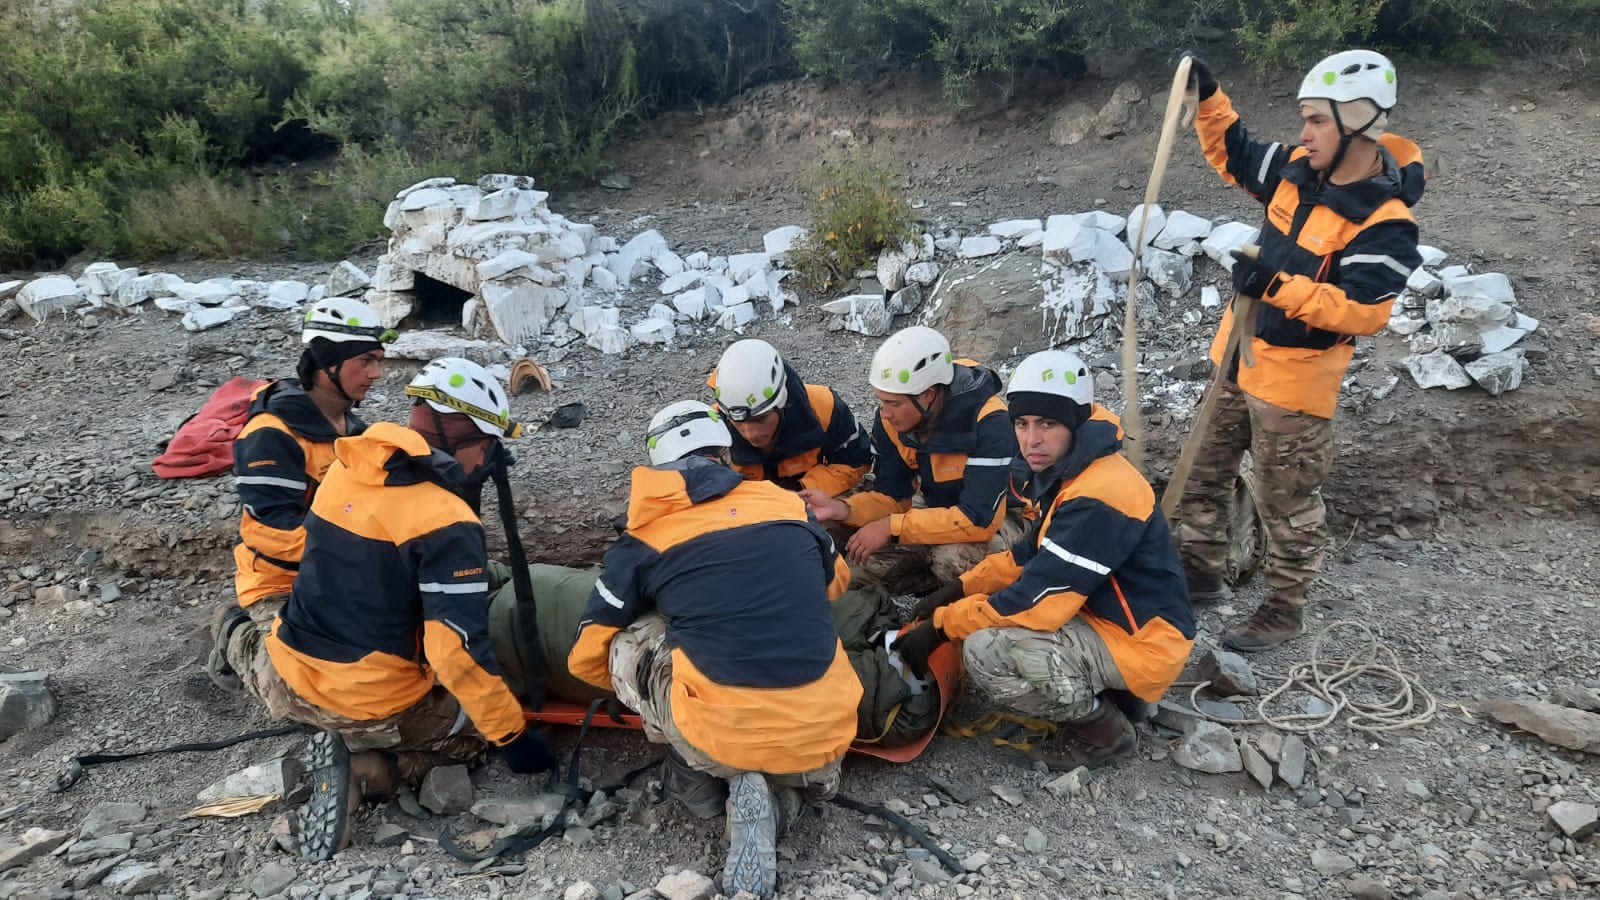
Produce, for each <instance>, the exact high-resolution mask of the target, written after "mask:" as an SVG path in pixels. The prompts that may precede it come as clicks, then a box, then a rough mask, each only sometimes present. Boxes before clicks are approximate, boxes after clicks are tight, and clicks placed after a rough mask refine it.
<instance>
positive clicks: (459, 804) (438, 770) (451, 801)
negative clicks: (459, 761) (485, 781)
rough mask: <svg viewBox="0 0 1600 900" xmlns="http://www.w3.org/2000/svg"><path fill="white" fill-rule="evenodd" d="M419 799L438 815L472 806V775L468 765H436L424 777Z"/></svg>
mask: <svg viewBox="0 0 1600 900" xmlns="http://www.w3.org/2000/svg"><path fill="white" fill-rule="evenodd" d="M417 801H418V802H420V803H421V804H422V805H423V806H425V807H427V808H428V810H429V811H431V812H434V813H437V814H438V815H453V814H455V813H459V812H466V811H467V810H468V809H471V808H472V776H471V775H469V774H467V767H466V766H435V767H433V768H432V769H430V770H428V774H427V775H426V776H424V777H423V779H422V788H421V789H420V790H419V791H417Z"/></svg>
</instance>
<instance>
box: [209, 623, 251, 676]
mask: <svg viewBox="0 0 1600 900" xmlns="http://www.w3.org/2000/svg"><path fill="white" fill-rule="evenodd" d="M249 624H250V614H249V613H247V612H245V611H244V610H243V609H241V608H240V607H239V606H238V605H237V604H234V603H229V604H228V605H227V606H224V607H221V608H220V609H218V610H217V612H216V613H215V614H214V615H213V616H212V618H211V652H210V653H209V654H208V655H207V656H206V675H207V676H209V677H210V678H211V683H212V684H214V685H216V686H217V687H219V688H221V689H222V690H224V691H226V692H228V693H230V694H242V693H244V679H243V678H241V677H240V675H239V673H238V672H235V671H234V670H233V666H232V665H231V664H229V662H228V641H229V640H231V639H232V638H233V630H234V629H235V628H238V627H240V626H241V625H249Z"/></svg>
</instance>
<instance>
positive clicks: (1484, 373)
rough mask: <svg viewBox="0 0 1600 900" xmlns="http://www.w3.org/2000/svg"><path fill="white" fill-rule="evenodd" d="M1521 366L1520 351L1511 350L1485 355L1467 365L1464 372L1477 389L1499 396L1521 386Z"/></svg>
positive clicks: (1522, 361) (1521, 355)
mask: <svg viewBox="0 0 1600 900" xmlns="http://www.w3.org/2000/svg"><path fill="white" fill-rule="evenodd" d="M1523 365H1524V359H1523V354H1522V351H1521V350H1518V349H1516V348H1512V349H1510V350H1503V351H1501V352H1499V353H1486V354H1484V355H1483V356H1480V357H1478V358H1477V359H1475V360H1473V361H1472V362H1469V363H1467V365H1466V371H1467V375H1469V376H1471V378H1472V380H1473V381H1476V382H1477V383H1478V386H1479V387H1481V388H1483V389H1484V390H1486V391H1488V392H1489V393H1490V394H1492V395H1494V396H1499V395H1500V394H1503V393H1505V392H1506V391H1514V390H1516V389H1517V388H1519V387H1521V386H1522V367H1523Z"/></svg>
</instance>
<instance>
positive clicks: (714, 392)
mask: <svg viewBox="0 0 1600 900" xmlns="http://www.w3.org/2000/svg"><path fill="white" fill-rule="evenodd" d="M711 396H713V397H715V398H717V399H718V400H721V399H722V387H721V385H718V386H717V387H714V388H712V389H711Z"/></svg>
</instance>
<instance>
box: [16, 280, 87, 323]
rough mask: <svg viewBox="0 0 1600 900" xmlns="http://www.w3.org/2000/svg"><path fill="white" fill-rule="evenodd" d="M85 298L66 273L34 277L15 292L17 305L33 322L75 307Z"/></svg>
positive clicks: (82, 302) (81, 303) (41, 320)
mask: <svg viewBox="0 0 1600 900" xmlns="http://www.w3.org/2000/svg"><path fill="white" fill-rule="evenodd" d="M86 299H87V298H85V297H84V295H83V291H82V290H81V289H79V287H78V283H77V282H75V281H73V280H72V279H71V278H69V277H67V276H66V275H46V276H45V277H43V278H36V279H34V280H33V281H30V282H28V283H27V284H25V285H23V287H22V289H21V290H19V291H18V292H17V306H19V307H21V309H22V311H23V312H25V313H27V314H28V316H29V317H30V318H32V319H33V320H34V321H35V322H43V321H44V320H45V319H48V318H49V317H50V314H51V313H55V312H66V311H67V310H69V309H76V308H77V307H79V306H82V305H83V304H84V302H85V301H86Z"/></svg>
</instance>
